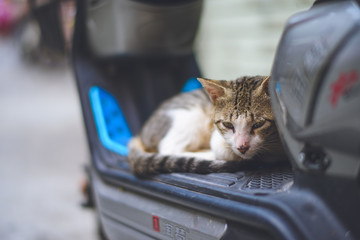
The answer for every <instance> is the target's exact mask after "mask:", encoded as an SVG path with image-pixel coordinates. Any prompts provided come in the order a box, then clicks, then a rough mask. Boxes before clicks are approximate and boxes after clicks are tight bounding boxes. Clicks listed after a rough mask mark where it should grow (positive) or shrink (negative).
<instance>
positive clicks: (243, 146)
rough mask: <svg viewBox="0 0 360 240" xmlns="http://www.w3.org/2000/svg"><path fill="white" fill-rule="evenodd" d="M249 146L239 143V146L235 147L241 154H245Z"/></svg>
mask: <svg viewBox="0 0 360 240" xmlns="http://www.w3.org/2000/svg"><path fill="white" fill-rule="evenodd" d="M249 148H250V146H249V145H247V144H245V145H241V146H240V147H238V148H237V149H238V150H239V152H241V153H242V154H245V153H246V152H247V150H249Z"/></svg>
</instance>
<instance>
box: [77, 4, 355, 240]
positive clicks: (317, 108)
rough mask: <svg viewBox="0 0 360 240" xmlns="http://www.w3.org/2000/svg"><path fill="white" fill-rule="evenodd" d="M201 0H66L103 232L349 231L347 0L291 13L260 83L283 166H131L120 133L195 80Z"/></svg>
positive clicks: (199, 235) (351, 72) (302, 235)
mask: <svg viewBox="0 0 360 240" xmlns="http://www.w3.org/2000/svg"><path fill="white" fill-rule="evenodd" d="M201 8H202V1H201V0H173V1H165V0H137V1H131V0H78V1H77V15H76V25H75V32H74V39H73V54H72V64H73V69H74V73H75V78H76V83H77V88H78V93H79V98H80V102H81V106H82V111H83V119H84V123H85V127H86V132H87V139H88V143H89V149H90V152H91V160H90V162H89V165H88V168H87V172H88V177H89V185H88V188H87V190H88V191H87V192H88V203H87V205H88V206H93V207H94V208H95V209H96V213H97V217H98V222H99V231H100V233H101V236H102V237H103V239H110V240H114V239H193V240H195V239H224V240H226V239H360V204H359V203H360V178H359V176H360V171H359V170H360V152H359V151H360V150H359V149H360V148H359V146H360V105H359V102H360V80H359V71H360V51H359V46H360V7H359V1H355V0H345V1H325V0H323V1H316V2H315V3H314V5H313V6H312V7H311V8H310V9H309V10H307V11H305V12H301V13H298V14H295V15H294V16H292V17H291V18H290V19H289V20H288V23H287V25H286V27H285V29H284V31H283V35H282V38H281V41H280V43H279V45H278V49H277V53H276V57H275V60H274V63H273V69H272V82H271V84H270V93H271V98H272V107H273V111H274V113H275V116H276V123H277V125H278V128H279V132H280V135H281V137H282V139H283V143H284V145H285V148H286V150H287V152H288V156H289V162H290V163H291V166H279V167H276V168H271V169H267V168H264V169H259V170H256V171H254V170H253V171H239V172H237V173H212V174H207V175H202V174H192V173H171V174H159V175H157V176H154V177H151V178H149V179H140V178H137V177H136V176H134V175H133V174H132V173H131V171H130V168H129V165H128V163H127V159H126V158H127V153H128V149H127V142H128V141H129V139H130V138H131V137H132V136H134V135H135V134H136V133H137V132H138V131H139V130H140V128H141V126H142V124H143V123H144V121H145V120H146V119H147V118H148V117H149V116H150V114H151V113H152V111H154V109H155V108H156V107H157V106H158V105H159V103H160V102H162V101H163V100H164V99H166V98H169V97H171V96H173V95H174V94H176V93H178V92H180V91H190V90H192V89H195V88H198V87H200V86H199V85H198V84H197V83H196V81H195V80H194V78H195V77H199V76H201V71H200V70H199V67H198V64H197V62H196V59H195V57H194V53H193V50H192V47H193V40H194V36H195V33H196V31H197V27H198V23H199V19H200V16H201V14H200V13H201Z"/></svg>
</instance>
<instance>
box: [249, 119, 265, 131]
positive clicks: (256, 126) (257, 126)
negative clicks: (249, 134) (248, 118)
mask: <svg viewBox="0 0 360 240" xmlns="http://www.w3.org/2000/svg"><path fill="white" fill-rule="evenodd" d="M264 124H265V121H262V122H257V123H255V124H254V125H253V126H252V129H253V130H255V129H257V128H261V127H262V126H263V125H264Z"/></svg>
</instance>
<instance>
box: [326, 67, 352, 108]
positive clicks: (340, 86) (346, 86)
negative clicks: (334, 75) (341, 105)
mask: <svg viewBox="0 0 360 240" xmlns="http://www.w3.org/2000/svg"><path fill="white" fill-rule="evenodd" d="M358 80H359V78H358V73H357V71H356V70H353V71H351V72H348V73H341V74H340V76H339V78H338V79H337V80H336V82H334V83H333V84H331V90H332V91H331V94H330V101H331V105H332V107H333V108H335V107H336V106H337V104H338V102H339V99H340V97H342V96H343V95H344V94H346V93H347V92H348V91H349V90H350V89H351V88H352V87H354V85H355V84H356V83H357V82H358Z"/></svg>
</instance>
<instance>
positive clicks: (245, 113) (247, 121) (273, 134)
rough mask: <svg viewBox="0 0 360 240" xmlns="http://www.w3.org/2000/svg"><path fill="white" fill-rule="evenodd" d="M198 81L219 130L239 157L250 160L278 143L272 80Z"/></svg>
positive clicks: (245, 78)
mask: <svg viewBox="0 0 360 240" xmlns="http://www.w3.org/2000/svg"><path fill="white" fill-rule="evenodd" d="M198 80H199V81H200V82H201V84H202V85H203V87H204V88H205V90H206V91H207V92H208V94H209V96H210V98H211V100H212V102H213V104H214V112H213V120H214V124H215V125H216V128H217V129H218V131H219V132H220V133H221V135H222V136H223V137H224V139H225V141H226V142H227V144H228V145H229V147H230V148H231V149H232V150H233V152H234V153H235V154H236V155H238V156H240V157H241V158H243V159H251V158H253V157H254V156H255V155H257V154H259V153H262V152H266V151H271V148H272V146H273V145H275V144H279V138H278V134H277V130H276V126H275V122H274V116H273V113H272V110H271V104H270V95H269V91H268V88H269V87H268V86H269V80H270V77H263V76H255V77H241V78H239V79H237V80H235V81H223V80H220V81H218V80H210V79H201V78H199V79H198Z"/></svg>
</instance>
